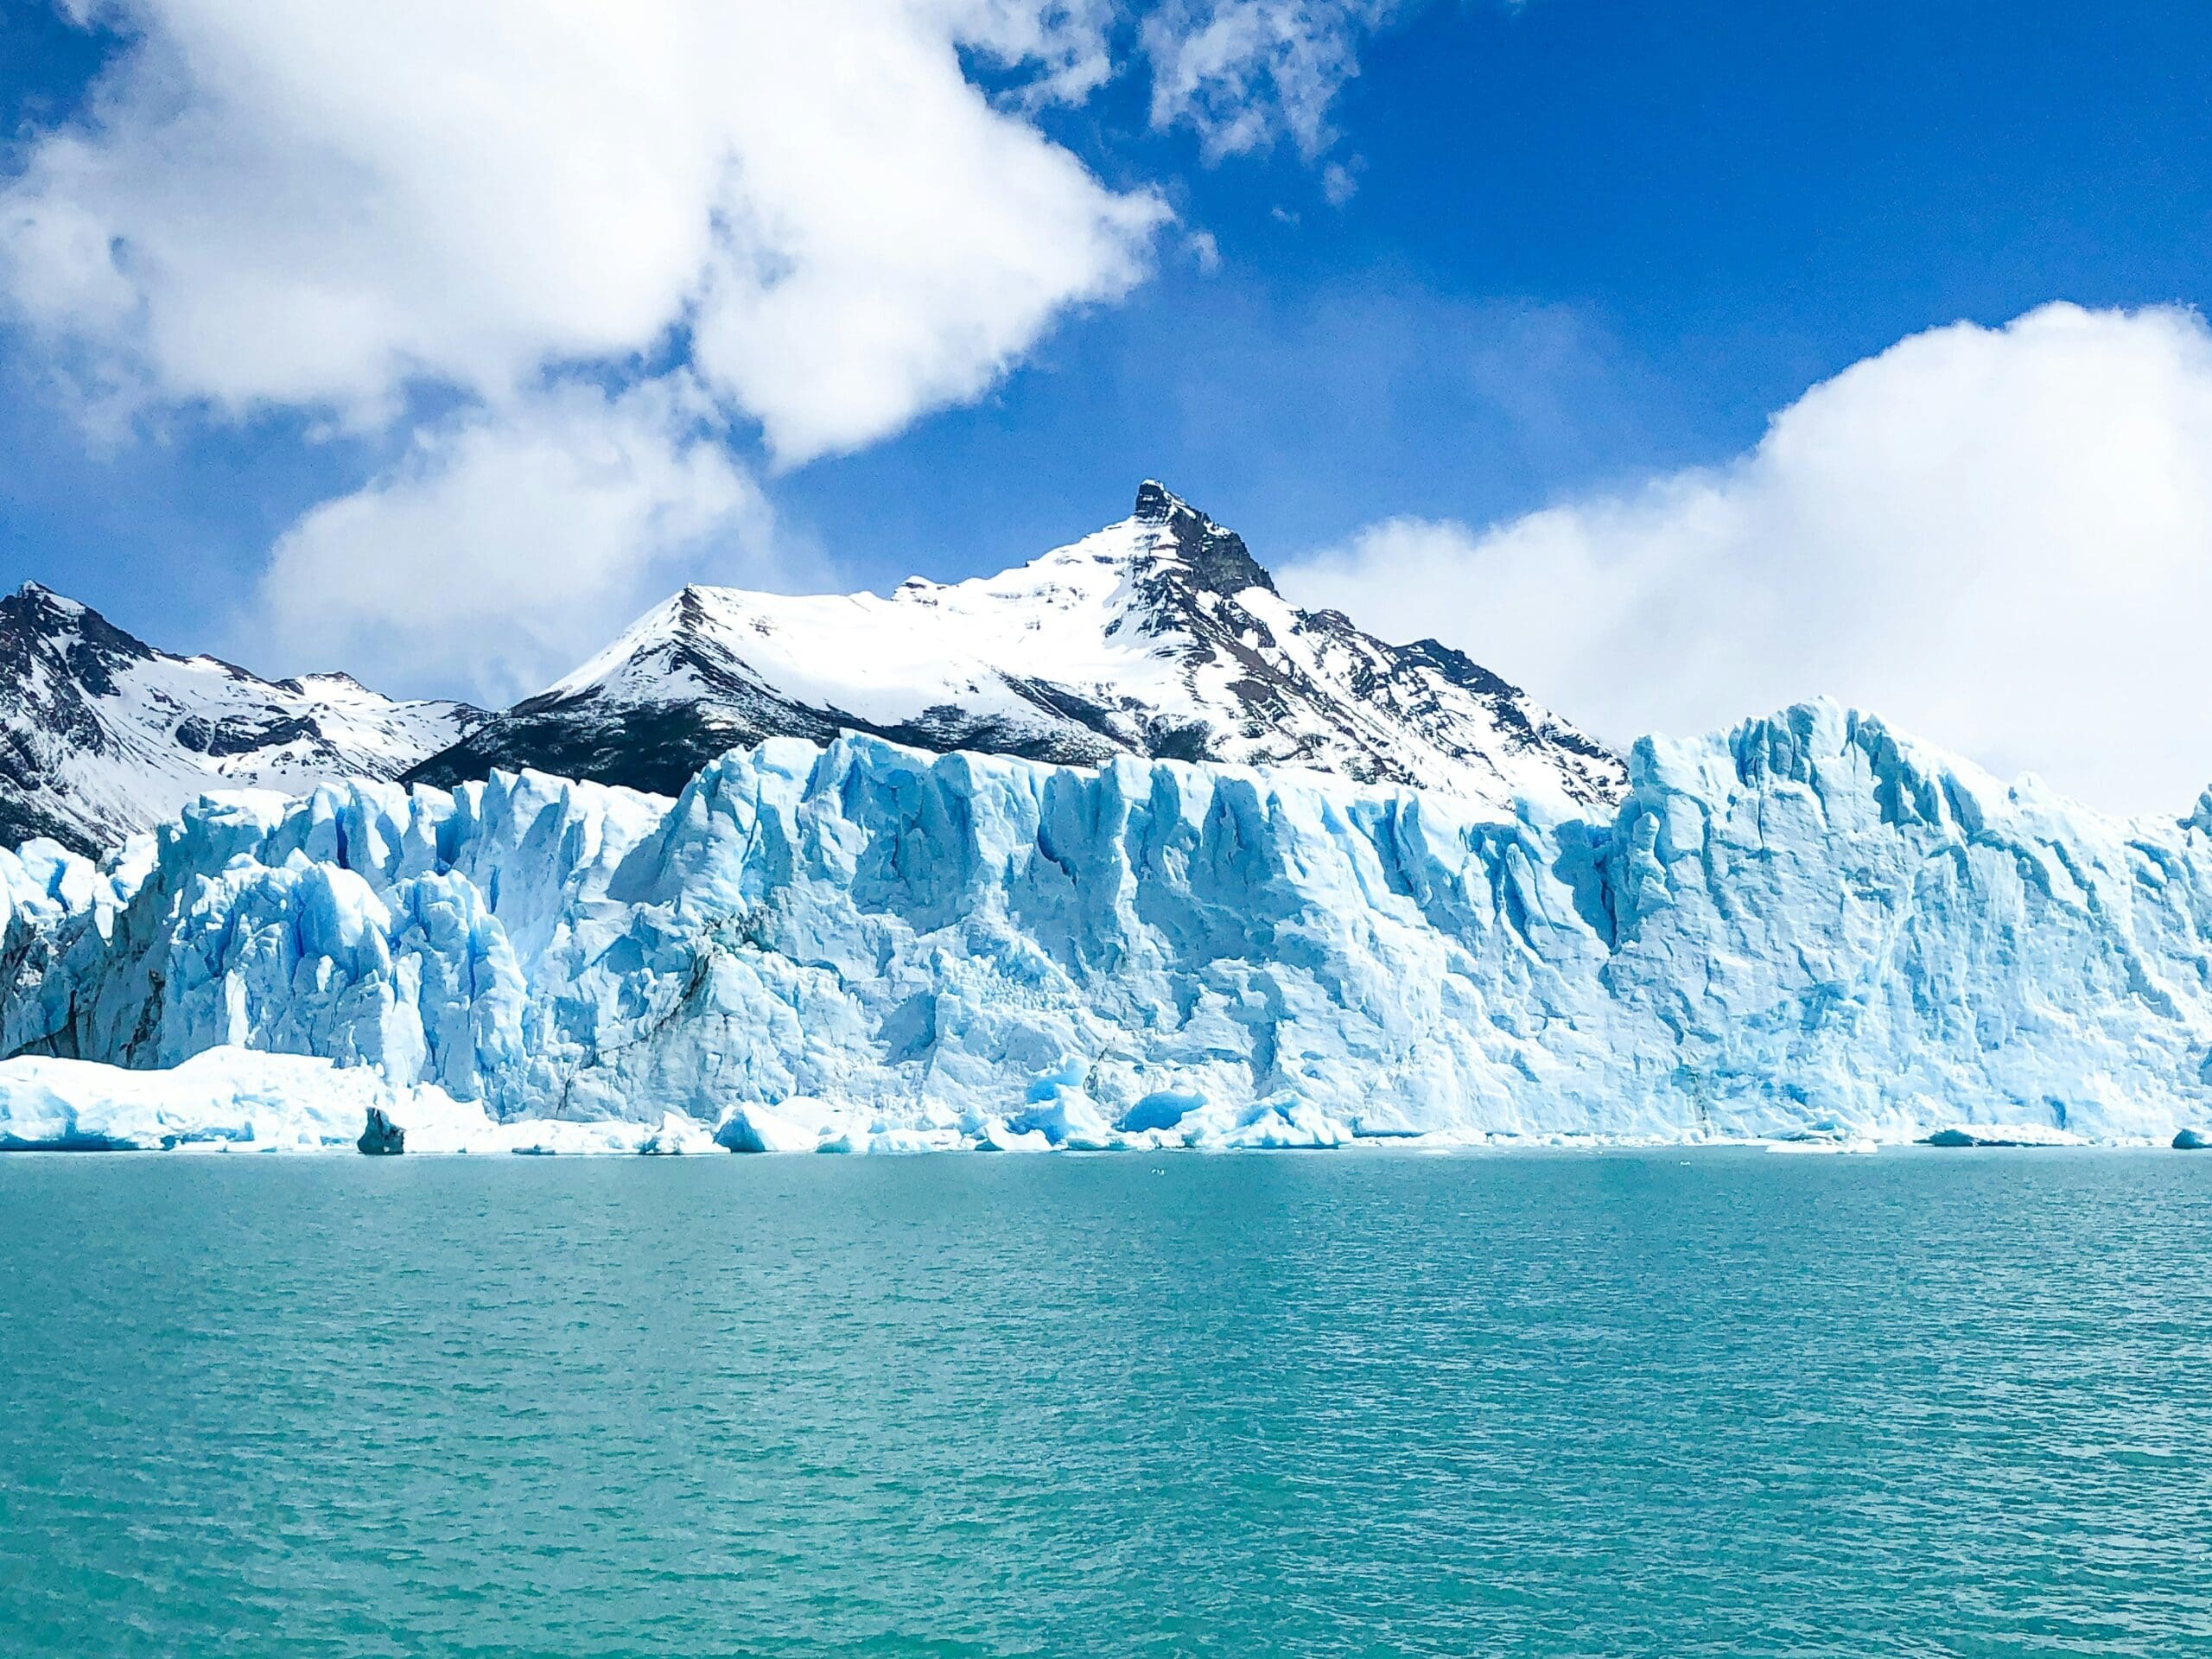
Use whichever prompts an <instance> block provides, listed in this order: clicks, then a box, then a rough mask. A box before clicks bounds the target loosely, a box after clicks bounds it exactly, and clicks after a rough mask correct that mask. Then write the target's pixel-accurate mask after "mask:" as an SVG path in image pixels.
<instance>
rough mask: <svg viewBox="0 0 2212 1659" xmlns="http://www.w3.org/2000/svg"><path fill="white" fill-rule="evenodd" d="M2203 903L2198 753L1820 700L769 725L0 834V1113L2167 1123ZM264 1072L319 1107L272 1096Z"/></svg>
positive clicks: (595, 1136) (509, 1143) (1239, 1141)
mask: <svg viewBox="0 0 2212 1659" xmlns="http://www.w3.org/2000/svg"><path fill="white" fill-rule="evenodd" d="M2208 939H2212V791H2208V795H2207V797H2206V798H2205V800H2203V801H2202V802H2201V803H2200V804H2198V806H2197V808H2196V810H2195V812H2194V813H2193V814H2192V815H2191V816H2190V817H2188V818H2186V819H2180V820H2175V819H2158V818H2144V819H2133V820H2125V819H2119V818H2113V817H2107V816H2104V815H2101V814H2099V813H2096V812H2094V811H2092V810H2089V809H2088V808H2085V807H2083V806H2082V805H2079V804H2075V803H2073V802H2070V801H2069V800H2066V799H2064V798H2061V797H2059V796H2057V795H2056V794H2055V793H2053V792H2052V791H2049V790H2048V789H2046V788H2044V786H2043V785H2040V784H2039V783H2037V782H2036V781H2035V780H2034V779H2022V780H2020V781H2019V782H2018V783H2014V784H2009V785H2008V784H2005V783H2002V782H2000V781H1999V780H1997V779H1993V778H1992V777H1990V776H1989V775H1988V774H1986V773H1985V772H1981V771H1980V770H1979V769H1978V768H1976V767H1974V766H1971V765H1970V764H1968V763H1967V762H1965V761H1962V760H1958V759H1956V758H1955V757H1952V756H1949V755H1948V754H1945V753H1942V751H1940V750H1937V749H1935V748H1933V747H1929V746H1926V745H1923V744H1921V743H1919V742H1916V741H1914V740H1911V739H1910V738H1907V737H1904V736H1902V735H1900V734H1895V733H1892V732H1891V730H1889V729H1888V728H1886V727H1885V725H1884V724H1883V723H1882V722H1881V721H1879V720H1878V719H1875V718H1873V717H1872V716H1869V715H1863V714H1859V713H1856V712H1853V711H1851V710H1847V709H1842V708H1840V707H1838V706H1837V705H1835V704H1834V703H1830V702H1815V703H1808V704H1804V705H1801V706H1798V707H1796V708H1792V709H1787V710H1784V711H1783V712H1782V713H1781V714H1779V715H1775V716H1773V717H1771V718H1766V719H1760V720H1754V721H1747V722H1745V723H1744V724H1743V725H1741V726H1739V727H1738V728H1735V729H1734V730H1733V731H1731V732H1728V733H1726V734H1719V735H1715V736H1710V737H1706V738H1701V739H1695V740H1687V741H1670V740H1662V739H1656V738H1648V739H1645V740H1643V741H1641V742H1639V743H1637V745H1636V746H1635V747H1634V748H1633V750H1632V752H1631V754H1630V760H1629V766H1628V783H1627V787H1626V791H1625V792H1624V795H1623V797H1622V798H1621V800H1620V802H1619V804H1618V807H1617V808H1616V809H1614V810H1611V811H1609V812H1607V813H1605V814H1604V815H1603V816H1602V817H1596V818H1592V817H1578V816H1574V815H1573V811H1572V810H1571V809H1570V808H1569V807H1568V806H1567V805H1565V804H1561V803H1560V802H1558V801H1557V800H1556V799H1553V798H1541V797H1539V798H1528V799H1523V800H1522V801H1520V802H1518V803H1516V804H1515V805H1514V806H1513V807H1512V808H1511V809H1510V810H1498V809H1495V808H1491V807H1484V806H1482V805H1479V804H1471V803H1468V802H1466V801H1465V800H1464V799H1461V798H1457V797H1454V796H1452V795H1447V794H1442V793H1436V792H1424V791H1421V790H1418V789H1415V788H1411V787H1402V786H1379V785H1357V784H1354V783H1351V782H1350V781H1348V780H1344V779H1332V778H1328V777H1325V776H1321V775H1318V774H1315V773H1313V772H1298V771H1292V770H1288V769H1285V770H1282V771H1271V770H1268V769H1267V768H1248V767H1241V766H1217V765H1203V764H1185V763H1183V762H1179V761H1172V760H1142V759H1137V758H1132V757H1123V758H1119V759H1116V760H1110V761H1109V762H1108V763H1106V764H1104V765H1103V766H1099V767H1098V768H1096V770H1090V769H1084V768H1081V767H1075V766H1054V765H1049V764H1046V763H1042V762H1038V761H1030V760H1019V759H1014V758H1008V757H1001V756H984V755H977V754H973V753H951V754H938V753H924V752H919V751H916V750H911V749H906V748H902V747H898V746H896V745H894V744H892V743H889V742H886V741H881V740H879V739H875V738H872V737H864V736H846V737H842V738H839V739H837V740H836V741H832V742H830V743H829V744H828V745H827V746H826V747H816V746H815V745H813V744H810V743H808V742H806V741H801V740H798V739H772V740H769V741H764V742H761V743H760V744H758V745H757V746H756V747H752V748H749V749H744V750H739V751H735V752H733V753H729V754H727V755H725V756H724V757H722V758H721V760H716V761H715V762H714V763H712V764H711V765H709V766H707V767H706V768H705V769H704V770H703V771H702V772H700V773H699V774H698V775H697V776H696V778H695V779H693V780H692V781H691V782H690V785H688V786H687V787H686V788H685V789H684V790H683V792H682V794H681V795H680V796H679V797H677V798H674V799H671V798H666V797H658V796H652V795H646V794H642V793H639V792H635V791H627V790H624V789H620V788H615V787H612V786H606V785H593V784H581V783H574V782H568V781H563V780H562V779H555V778H551V777H549V776H545V775H543V774H539V773H535V772H521V773H508V772H495V773H493V776H492V777H491V778H490V779H487V780H485V781H482V782H477V783H469V784H464V785H461V786H459V787H457V788H454V789H452V790H450V791H447V790H439V789H434V788H430V787H429V786H426V785H417V786H415V787H413V788H411V789H410V788H403V787H401V786H399V785H391V784H384V783H378V782H374V781H367V780H349V781H345V782H339V783H332V784H326V785H322V786H321V787H318V788H316V789H315V791H313V792H312V793H310V794H308V795H306V796H304V797H301V798H282V797H278V796H275V795H270V794H260V793H242V794H237V795H231V796H211V797H208V798H204V799H202V800H200V801H199V802H198V803H196V804H193V805H191V806H190V807H188V808H187V809H186V810H184V812H183V813H182V814H181V817H178V818H176V819H175V820H174V821H173V822H171V823H168V824H166V825H164V826H162V829H160V830H159V832H158V833H157V834H156V836H151V837H142V838H140V839H139V840H137V841H135V842H132V843H130V846H128V847H127V848H126V849H124V851H123V852H121V853H120V854H118V855H116V856H114V857H113V858H111V860H110V861H108V862H107V863H106V864H105V865H103V866H97V867H96V866H94V865H92V864H90V863H88V862H86V861H84V860H82V859H79V858H77V857H75V856H74V855H69V854H67V853H65V852H63V851H61V850H60V849H58V848H54V847H52V846H51V845H45V844H41V843H33V844H31V845H30V846H29V847H28V848H26V849H24V850H23V851H22V852H21V853H16V854H0V1045H4V1052H6V1053H8V1054H9V1055H11V1056H14V1057H16V1058H10V1059H8V1060H6V1061H4V1062H0V1144H8V1145H16V1146H25V1145H37V1144H83V1143H88V1140H89V1139H96V1138H97V1137H88V1135H87V1132H86V1130H85V1129H84V1128H83V1127H82V1126H83V1124H84V1123H85V1122H88V1121H90V1119H88V1118H87V1116H86V1113H87V1112H92V1113H93V1114H94V1115H95V1116H96V1115H97V1110H98V1107H97V1103H96V1102H95V1103H90V1104H86V1103H84V1102H85V1097H86V1095H87V1091H88V1090H89V1091H90V1093H91V1094H92V1095H97V1094H98V1092H99V1091H98V1089H97V1087H96V1086H95V1084H94V1082H93V1081H91V1080H92V1079H96V1077H98V1076H99V1074H100V1069H101V1068H123V1069H124V1071H127V1072H129V1073H130V1074H131V1076H132V1077H134V1078H137V1081H135V1082H133V1083H130V1084H128V1085H122V1084H118V1089H122V1088H124V1087H126V1086H127V1087H128V1088H132V1089H137V1090H140V1093H139V1094H137V1095H134V1096H131V1098H133V1099H136V1100H140V1101H143V1100H145V1099H147V1098H149V1096H147V1095H146V1094H145V1093H144V1091H145V1090H147V1089H149V1088H154V1092H155V1094H156V1095H159V1094H161V1092H162V1091H161V1090H160V1089H159V1088H158V1087H156V1086H155V1085H152V1084H148V1083H147V1082H146V1081H145V1080H144V1074H149V1073H153V1074H158V1075H167V1076H169V1077H175V1078H181V1077H188V1076H189V1075H190V1072H191V1068H192V1067H193V1066H194V1065H200V1066H202V1067H203V1068H206V1067H209V1066H211V1065H212V1066H213V1070H214V1071H215V1072H216V1073H219V1077H218V1078H217V1079H216V1081H215V1082H213V1083H211V1082H210V1080H209V1079H208V1078H207V1077H202V1078H201V1079H200V1081H199V1082H198V1083H196V1084H190V1085H189V1086H190V1087H191V1088H194V1089H197V1090H199V1091H200V1092H199V1094H198V1095H196V1096H194V1098H195V1099H196V1100H198V1101H200V1104H199V1105H198V1106H196V1107H195V1108H194V1111H195V1112H196V1114H197V1116H194V1117H192V1119H191V1130H190V1133H189V1134H182V1135H175V1136H171V1137H169V1138H168V1140H164V1139H163V1137H162V1134H161V1133H159V1132H158V1125H156V1129H155V1130H143V1126H142V1131H143V1132H126V1131H127V1128H128V1126H125V1128H124V1129H117V1128H114V1126H113V1125H111V1126H110V1128H108V1129H105V1130H103V1131H101V1133H103V1134H107V1135H109V1136H110V1140H111V1142H112V1143H114V1144H131V1145H137V1144H149V1143H161V1144H168V1143H170V1142H171V1141H200V1142H215V1143H220V1144H228V1145H238V1144H247V1145H264V1146H265V1145H271V1144H287V1145H289V1144H340V1143H342V1144H345V1145H347V1146H350V1145H351V1143H352V1141H353V1136H354V1135H357V1134H358V1133H359V1128H360V1122H361V1108H362V1106H363V1104H364V1103H367V1101H368V1092H359V1091H360V1090H366V1091H370V1092H376V1093H377V1094H378V1100H379V1101H384V1102H386V1103H389V1104H391V1107H392V1109H393V1110H394V1116H395V1118H396V1120H397V1121H401V1122H407V1121H408V1120H407V1116H406V1114H407V1113H409V1112H413V1113H414V1114H415V1115H416V1121H417V1122H422V1123H423V1124H426V1125H435V1124H444V1125H446V1126H447V1128H442V1129H439V1128H431V1129H430V1130H429V1141H435V1142H436V1144H438V1145H441V1146H446V1145H450V1146H451V1148H452V1149H462V1147H463V1146H464V1145H466V1146H468V1147H483V1148H487V1149H489V1148H497V1147H510V1148H515V1147H520V1146H521V1145H522V1143H523V1142H524V1141H532V1144H533V1146H534V1148H535V1149H540V1150H563V1149H569V1150H590V1149H599V1150H642V1149H645V1148H646V1147H648V1146H649V1145H650V1146H653V1147H655V1149H672V1150H696V1149H698V1148H699V1147H702V1146H705V1145H713V1144H716V1143H718V1144H719V1145H721V1146H723V1147H731V1148H734V1149H741V1150H752V1151H798V1150H833V1151H885V1150H923V1149H932V1148H936V1149H951V1148H955V1147H964V1148H974V1149H979V1150H982V1149H1007V1150H1014V1149H1044V1148H1048V1147H1061V1148H1094V1147H1096V1148H1105V1147H1183V1146H1198V1147H1236V1146H1254V1147H1259V1146H1268V1147H1329V1146H1339V1145H1344V1144H1348V1143H1355V1142H1364V1141H1376V1140H1384V1141H1418V1142H1420V1143H1422V1144H1445V1145H1452V1144H1490V1143H1500V1142H1507V1143H1510V1142H1515V1141H1520V1142H1526V1141H1559V1140H1562V1139H1565V1140H1577V1139H1588V1138H1595V1137H1611V1138H1637V1139H1647V1140H1660V1141H1703V1140H1721V1139H1734V1138H1744V1139H1761V1138H1766V1139H1779V1140H1795V1141H1800V1142H1803V1143H1808V1144H1820V1143H1823V1142H1834V1143H1837V1144H1847V1143H1852V1142H1856V1141H1864V1140H1870V1139H1871V1140H1874V1141H1906V1140H1916V1139H1920V1138H1923V1137H1925V1136H1927V1135H1930V1134H1933V1133H1936V1132H1938V1131H1941V1130H1943V1129H1946V1128H1958V1127H1961V1126H1973V1125H1980V1126H1984V1127H1985V1128H1992V1129H1993V1128H1995V1127H1998V1126H2012V1127H2014V1128H2017V1129H2018V1132H2019V1133H2018V1135H2012V1134H2007V1135H1994V1134H1992V1135H1988V1136H1985V1137H1984V1138H2003V1139H2018V1138H2027V1139H2037V1138H2041V1139H2044V1140H2051V1139H2056V1140H2075V1139H2084V1140H2091V1141H2132V1140H2147V1139H2152V1138H2156V1139H2158V1140H2162V1141H2163V1140H2165V1139H2168V1138H2170V1137H2171V1135H2174V1133H2175V1132H2176V1131H2177V1129H2178V1128H2184V1127H2188V1126H2191V1125H2201V1124H2202V1123H2203V1122H2205V1121H2206V1119H2207V1118H2208V1116H2212V1111H2208V1104H2212V948H2208ZM209 1055H215V1056H217V1057H218V1060H219V1063H216V1062H209V1061H207V1060H206V1059H205V1058H202V1057H206V1056H209ZM70 1063H76V1064H77V1065H79V1066H80V1067H81V1068H82V1069H81V1071H71V1072H70V1073H69V1077H70V1081H69V1084H68V1088H67V1090H62V1091H61V1092H62V1093H63V1094H67V1093H69V1092H70V1091H72V1090H73V1091H74V1097H75V1098H77V1099H78V1100H79V1105H78V1106H74V1107H72V1108H70V1109H69V1110H67V1111H63V1110H60V1109H58V1108H57V1107H56V1105H55V1101H56V1099H57V1098H58V1097H59V1096H57V1085H56V1084H55V1082H54V1077H55V1075H56V1074H55V1072H54V1068H56V1067H58V1066H64V1067H66V1066H68V1065H70ZM88 1063H89V1064H88ZM302 1064H307V1065H319V1066H320V1067H321V1069H320V1070H313V1071H302V1072H298V1073H297V1074H296V1075H293V1074H291V1073H284V1074H283V1075H282V1076H280V1075H278V1073H280V1072H283V1068H285V1067H287V1066H295V1067H296V1066H297V1065H302ZM272 1067H273V1068H276V1069H277V1070H276V1071H270V1068H272ZM356 1074H360V1075H362V1076H365V1077H370V1078H372V1079H373V1082H372V1083H359V1084H357V1083H356V1082H353V1081H349V1082H348V1083H347V1084H346V1085H345V1087H346V1088H348V1089H356V1090H357V1093H356V1094H344V1093H342V1092H341V1091H340V1090H338V1089H337V1088H335V1087H334V1082H333V1080H334V1079H335V1078H340V1077H344V1078H348V1079H353V1078H354V1077H355V1076H356ZM272 1077H274V1078H275V1081H273V1082H272V1081H271V1078H272ZM288 1077H289V1087H290V1088H291V1089H292V1090H294V1091H295V1093H296V1094H298V1095H299V1096H301V1097H302V1099H308V1098H310V1097H315V1096H317V1091H322V1092H323V1093H325V1094H327V1095H328V1096H329V1097H330V1098H331V1099H333V1100H334V1101H336V1102H337V1103H338V1104H337V1105H336V1106H334V1107H333V1108H332V1109H330V1110H328V1111H325V1112H323V1113H322V1114H321V1116H319V1117H318V1116H313V1114H311V1113H308V1112H307V1111H306V1109H305V1108H302V1114H301V1115H300V1116H299V1117H298V1121H297V1122H294V1123H291V1124H290V1125H289V1126H287V1125H284V1124H275V1123H270V1122H267V1121H266V1112H267V1110H268V1109H269V1108H268V1104H267V1103H268V1102H269V1100H270V1099H271V1098H273V1097H276V1096H281V1095H282V1094H283V1088H284V1087H285V1086H286V1084H287V1078H288ZM224 1078H227V1079H229V1080H230V1084H228V1085H224V1084H222V1083H221V1079H224ZM180 1086H183V1085H180ZM222 1086H233V1087H234V1089H235V1091H236V1096H237V1098H238V1099H239V1100H240V1101H243V1102H247V1103H253V1102H258V1103H260V1104H259V1105H258V1106H255V1107H252V1108H251V1110H250V1109H249V1107H248V1106H247V1105H241V1106H240V1107H238V1110H237V1112H236V1113H235V1114H234V1116H236V1117H237V1118H238V1120H239V1122H237V1123H232V1124H231V1125H229V1126H228V1128H227V1129H226V1126H225V1125H224V1124H223V1123H222V1122H219V1121H217V1120H219V1119H220V1118H221V1116H222V1110H221V1107H220V1100H221V1087H222ZM211 1091H212V1092H211ZM119 1109H120V1108H118V1110H119ZM146 1110H151V1108H150V1107H148V1108H146ZM253 1110H259V1111H261V1112H263V1113H264V1117H263V1118H261V1119H252V1111H253ZM126 1115H127V1114H126ZM140 1116H141V1117H143V1116H144V1113H143V1112H141V1114H140ZM311 1117H312V1119H313V1121H309V1120H310V1118H311ZM340 1118H343V1120H344V1121H343V1122H340V1121H339V1120H340ZM249 1119H252V1122H254V1123H257V1124H260V1125H261V1126H262V1127H261V1128H259V1129H258V1130H256V1129H254V1128H249V1127H246V1123H247V1120H249ZM177 1121H178V1122H182V1121H183V1120H181V1119H179V1120H177ZM57 1124H73V1125H75V1126H76V1127H74V1128H68V1129H67V1135H75V1136H76V1140H75V1141H68V1140H67V1135H64V1133H63V1131H62V1130H60V1129H55V1128H54V1127H53V1126H54V1125H57ZM41 1125H44V1126H46V1127H45V1128H41ZM326 1125H327V1128H326V1127H324V1126H326ZM41 1135H45V1136H46V1138H45V1139H44V1140H41ZM257 1137H258V1138H257ZM288 1137H289V1138H288ZM533 1137H534V1141H533ZM564 1137H565V1138H566V1140H567V1141H568V1142H569V1144H568V1145H566V1146H564V1145H563V1138H564ZM429 1141H426V1142H425V1144H426V1145H428V1144H429ZM414 1144H415V1141H414V1138H413V1137H412V1136H410V1147H412V1146H413V1145H414Z"/></svg>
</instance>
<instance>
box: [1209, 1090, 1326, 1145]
mask: <svg viewBox="0 0 2212 1659" xmlns="http://www.w3.org/2000/svg"><path fill="white" fill-rule="evenodd" d="M1351 1138H1352V1135H1351V1130H1350V1129H1348V1128H1345V1127H1344V1125H1343V1124H1341V1123H1339V1122H1337V1121H1336V1120H1335V1119H1334V1118H1332V1117H1331V1116H1328V1114H1327V1113H1325V1112H1324V1111H1322V1110H1321V1109H1320V1108H1319V1107H1318V1106H1315V1105H1313V1104H1312V1103H1308V1102H1306V1101H1296V1102H1291V1103H1277V1104H1274V1105H1270V1106H1268V1107H1267V1108H1265V1109H1263V1110H1262V1111H1261V1112H1260V1113H1259V1115H1258V1116H1255V1117H1254V1118H1253V1119H1252V1120H1251V1122H1249V1123H1245V1124H1243V1125H1241V1126H1239V1127H1238V1128H1235V1129H1232V1130H1230V1132H1229V1133H1228V1134H1227V1135H1223V1136H1222V1137H1221V1138H1220V1140H1219V1141H1216V1142H1213V1143H1211V1144H1215V1145H1219V1146H1224V1147H1276V1148H1291V1147H1295V1148H1300V1149H1318V1148H1320V1147H1341V1146H1344V1145H1345V1144H1347V1143H1348V1142H1350V1141H1351Z"/></svg>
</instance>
